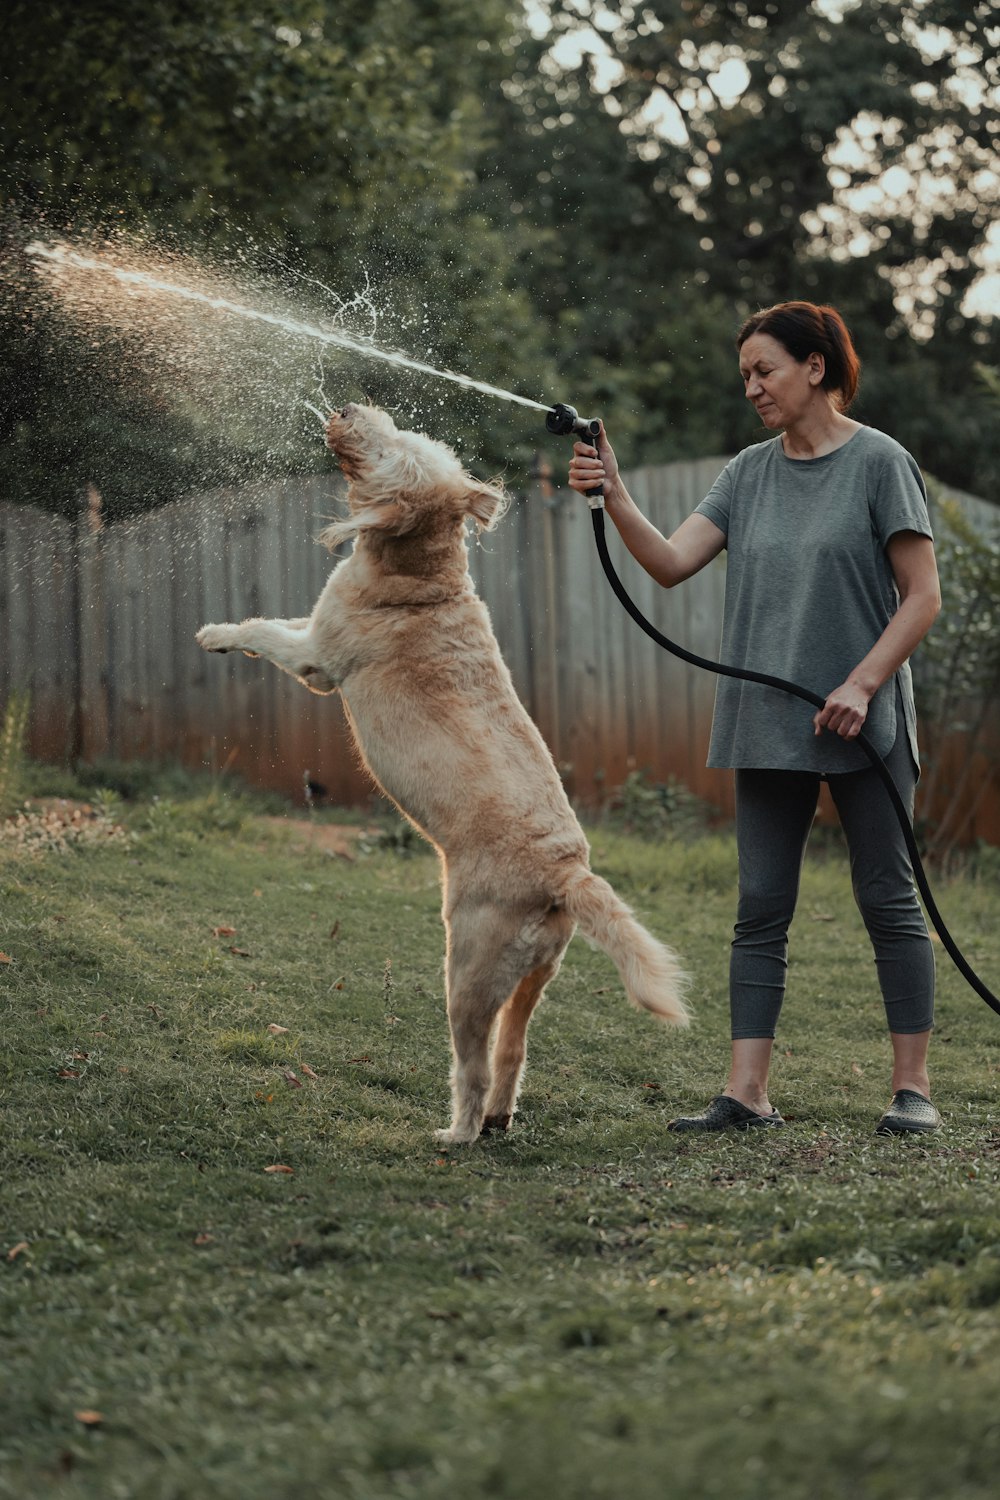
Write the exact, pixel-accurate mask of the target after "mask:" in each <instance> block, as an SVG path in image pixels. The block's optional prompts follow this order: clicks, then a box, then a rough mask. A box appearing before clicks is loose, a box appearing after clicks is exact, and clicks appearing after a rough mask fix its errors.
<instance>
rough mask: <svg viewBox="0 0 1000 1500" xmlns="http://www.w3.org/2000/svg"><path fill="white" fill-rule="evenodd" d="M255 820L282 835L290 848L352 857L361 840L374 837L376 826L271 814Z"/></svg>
mask: <svg viewBox="0 0 1000 1500" xmlns="http://www.w3.org/2000/svg"><path fill="white" fill-rule="evenodd" d="M258 821H259V822H260V823H262V824H263V825H264V826H265V827H266V828H269V829H273V830H274V831H275V832H276V833H280V834H283V835H284V836H285V837H286V838H287V840H288V843H289V845H290V847H291V848H292V849H318V850H319V851H320V852H321V853H323V854H333V855H336V856H337V858H338V859H347V860H352V859H355V858H356V857H357V853H358V845H359V843H361V841H362V840H363V839H374V838H377V837H378V829H377V828H374V827H371V828H367V827H362V826H359V825H357V824H355V825H351V824H349V823H319V822H308V823H307V822H304V821H303V822H299V821H298V820H295V819H291V818H280V817H276V816H274V815H271V816H267V817H262V818H260V819H259V820H258Z"/></svg>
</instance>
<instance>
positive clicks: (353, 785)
mask: <svg viewBox="0 0 1000 1500" xmlns="http://www.w3.org/2000/svg"><path fill="white" fill-rule="evenodd" d="M724 462H725V460H724V459H722V458H707V459H703V460H700V461H697V462H688V463H677V464H668V465H663V466H660V467H656V468H645V469H639V470H635V471H632V472H631V473H630V474H629V475H628V476H627V477H628V483H629V486H630V488H631V490H632V492H633V493H634V495H635V497H636V499H637V500H638V502H639V504H640V505H641V506H642V508H643V509H644V510H645V511H646V512H647V514H649V515H650V516H651V518H652V519H653V520H654V521H655V522H656V524H657V525H658V526H660V528H661V529H662V530H664V531H666V532H669V531H671V530H673V528H674V527H675V526H677V525H678V524H679V523H680V521H681V520H682V519H683V518H684V517H685V516H686V515H688V514H689V513H690V511H691V510H692V509H693V507H694V506H695V505H696V504H697V502H698V501H699V500H700V499H701V498H702V496H703V495H704V494H705V492H706V491H707V490H708V489H709V487H710V486H711V484H712V482H713V480H714V479H715V477H716V475H717V474H718V473H719V471H720V469H721V468H722V466H723V464H724ZM961 503H962V505H963V507H964V508H965V510H966V512H967V513H968V514H970V515H974V516H975V515H977V514H978V515H980V516H981V518H986V517H990V518H991V517H993V516H994V515H995V511H994V509H993V507H990V506H985V505H983V504H982V502H978V501H974V500H971V499H969V498H968V497H961ZM338 508H339V500H338V481H337V479H336V478H333V477H324V478H315V477H314V478H307V479H295V480H289V481H286V482H285V483H283V484H279V485H274V486H270V487H267V488H261V489H259V490H240V491H239V492H222V493H217V494H213V495H207V496H199V497H196V498H192V499H189V500H185V501H181V502H177V503H174V504H170V505H166V506H164V507H162V508H161V509H160V510H158V511H155V512H152V513H149V514H146V515H143V516H140V517H138V518H136V519H134V520H132V521H130V522H127V523H119V524H116V525H113V526H101V525H100V519H99V512H98V511H97V510H96V509H95V507H94V506H93V504H92V505H91V506H90V508H89V509H88V510H86V511H84V512H82V513H81V517H80V519H79V521H78V523H77V524H76V526H74V525H72V524H71V523H69V522H67V521H65V520H62V519H61V518H59V517H54V516H50V515H48V514H46V513H43V512H41V511H37V510H33V509H30V508H27V507H16V506H0V641H2V642H3V650H2V654H0V702H2V701H5V700H6V698H7V697H8V695H9V694H10V693H11V692H12V691H14V690H19V689H23V690H27V691H29V692H30V696H31V710H32V713H31V726H30V733H29V741H28V746H29V750H30V752H31V753H32V754H33V755H35V756H37V757H39V758H41V759H49V760H56V761H61V760H74V759H80V760H83V761H85V762H88V761H93V760H95V759H98V758H100V757H105V756H110V757H113V758H115V759H124V760H128V759H145V758H155V759H158V760H177V761H180V762H182V763H183V764H185V765H188V766H193V767H198V766H210V767H213V768H216V769H219V768H222V767H228V766H232V767H233V769H234V770H236V771H237V772H238V773H239V774H240V775H241V776H243V777H244V778H245V779H246V780H247V781H248V782H250V783H251V784H254V785H259V786H264V787H269V788H273V789H277V790H282V791H285V792H287V793H289V794H290V795H292V796H293V797H301V796H302V791H303V782H304V778H305V776H306V773H308V774H309V776H310V778H311V779H312V780H313V781H315V782H318V783H319V784H321V785H322V786H323V787H325V788H326V791H327V793H328V795H329V796H330V798H331V799H332V800H333V801H335V802H338V803H342V804H347V805H349V804H352V803H354V804H357V803H362V804H363V803H365V802H367V801H368V799H369V797H370V795H371V789H370V784H369V782H368V779H367V777H366V775H365V774H364V772H363V771H362V770H361V769H360V767H359V765H358V764H357V757H356V754H355V751H354V749H353V747H352V745H351V743H350V738H349V734H348V731H347V727H346V722H345V718H344V714H343V710H342V708H341V705H340V700H339V697H338V696H336V695H334V696H332V697H320V696H317V695H315V694H312V693H309V692H307V691H305V690H304V689H303V688H302V687H301V686H300V685H299V684H298V683H296V682H294V681H293V680H292V679H291V678H289V677H287V676H286V675H285V674H284V673H281V672H279V671H278V670H277V669H276V668H274V667H272V666H271V665H270V664H266V663H260V662H248V661H246V660H245V659H244V658H243V657H242V656H241V655H234V656H207V655H206V654H205V653H203V652H202V651H200V650H199V648H198V647H197V645H196V644H195V641H194V634H195V631H196V630H197V629H198V627H199V626H200V625H202V624H204V623H206V622H208V621H220V620H239V619H243V618H245V617H247V616H250V615H258V614H263V615H276V616H282V617H294V616H298V615H302V614H303V613H306V612H308V610H309V609H310V608H311V607H312V604H313V602H314V601H315V599H316V597H317V595H318V594H319V592H320V589H321V588H322V586H323V582H324V581H325V579H326V577H327V575H328V572H329V570H330V567H331V566H332V559H331V558H330V556H329V554H328V553H327V552H326V550H325V549H324V548H323V547H321V546H319V545H318V544H317V543H316V540H315V538H316V535H317V533H318V532H319V530H320V528H321V526H322V524H323V522H324V521H325V520H326V519H327V518H329V517H330V516H331V515H333V514H334V513H335V512H336V511H337V510H338ZM611 547H612V552H613V555H614V557H615V559H616V564H617V566H618V567H619V569H620V572H621V574H622V577H623V579H624V581H625V584H626V587H627V588H628V589H629V591H630V593H631V594H632V595H633V597H634V598H635V599H636V601H637V603H638V604H639V607H640V608H641V609H642V610H643V612H644V613H645V614H646V615H647V616H648V617H649V618H650V619H651V620H652V621H653V622H654V624H656V625H657V626H658V628H659V629H660V630H661V631H663V632H664V633H665V634H667V635H668V636H670V637H672V638H673V639H676V640H677V641H679V642H680V643H681V644H682V645H684V646H686V647H688V648H689V649H690V650H692V651H695V652H697V653H699V654H701V655H704V656H708V657H713V656H716V655H717V653H718V643H719V634H720V623H721V618H722V602H723V593H724V587H725V559H724V557H722V558H719V559H717V560H716V561H715V562H714V563H713V564H712V565H711V566H710V567H708V568H707V569H705V570H704V571H703V572H702V573H700V574H699V575H697V576H696V577H695V578H692V579H691V580H689V582H687V583H686V584H685V585H684V587H683V588H680V589H676V590H673V591H667V590H663V589H660V588H659V587H658V586H657V585H656V584H654V583H653V581H652V579H650V578H649V577H648V576H647V575H646V574H645V573H643V571H642V570H641V569H640V568H639V567H638V566H637V565H636V564H635V563H633V561H632V559H631V558H629V557H628V556H627V554H625V553H624V550H623V549H622V548H621V546H620V544H619V543H618V541H617V538H616V537H615V536H614V535H613V532H612V538H611ZM470 562H471V568H472V572H473V576H474V578H475V580H476V586H477V588H478V589H479V592H480V594H481V595H482V597H483V599H484V600H485V602H486V603H487V605H488V607H489V609H490V612H491V614H492V617H493V621H494V625H495V628H496V632H497V636H498V638H499V640H500V644H501V648H502V650H503V653H504V656H505V658H506V660H507V662H508V664H509V666H510V669H511V674H512V676H513V679H514V684H515V687H516V689H517V691H518V693H519V694H520V696H521V699H522V701H523V702H524V703H525V705H526V706H527V708H528V711H529V712H530V713H531V715H532V717H533V718H534V719H535V721H536V723H537V724H538V725H539V728H540V729H541V731H542V734H543V735H544V737H545V739H546V741H547V743H548V744H549V746H550V747H551V749H552V751H553V754H554V756H555V758H556V761H557V763H558V765H559V767H560V770H561V772H562V774H563V776H564V778H565V781H566V784H567V787H568V789H569V791H570V794H571V795H572V796H573V797H574V798H576V799H577V800H578V801H579V802H580V803H581V804H583V805H588V806H596V805H600V803H601V802H602V801H603V800H604V798H605V797H606V796H607V794H608V792H609V791H610V790H611V789H613V788H614V787H617V786H619V785H620V784H621V783H622V782H623V781H625V779H626V777H627V776H628V775H629V774H630V772H632V771H642V772H646V773H647V774H648V775H649V776H650V777H651V778H653V779H654V780H660V781H663V780H666V779H667V778H668V777H669V776H674V777H677V778H678V779H679V780H682V781H683V782H685V783H686V784H687V785H688V786H689V787H690V788H691V790H692V791H694V792H696V793H697V794H698V795H700V796H702V797H704V798H706V799H707V800H708V801H710V802H713V803H714V804H715V805H717V806H718V807H720V808H721V809H722V810H723V811H726V812H728V811H730V810H731V805H732V803H731V796H732V793H731V777H730V776H729V774H728V773H726V772H717V771H709V770H707V769H706V768H705V764H704V761H705V747H706V745H707V740H708V730H709V725H710V722H711V712H712V704H713V701H714V695H715V679H714V678H712V677H711V676H709V674H707V673H704V672H698V671H696V670H694V669H692V668H689V667H687V666H685V665H684V664H683V663H681V662H678V661H677V660H676V659H674V658H673V657H671V656H669V655H668V654H666V653H665V652H663V651H661V650H660V649H659V648H658V647H657V646H655V645H654V643H653V642H652V641H650V640H648V639H647V638H646V637H645V636H644V635H642V633H641V632H640V631H639V630H638V629H637V628H636V627H635V626H634V625H633V624H632V622H631V621H630V620H629V619H628V617H627V616H626V615H625V614H624V612H623V611H622V610H621V608H620V606H619V605H618V603H617V601H616V600H615V599H614V597H613V595H612V594H611V592H610V590H609V588H608V586H607V582H606V580H605V578H604V575H603V573H602V571H601V568H600V563H599V560H598V557H597V554H596V549H595V547H594V544H593V535H592V530H591V521H590V514H589V511H588V509H587V507H586V505H585V504H584V502H583V501H582V500H581V499H580V497H579V496H576V495H574V494H573V493H572V492H570V491H565V490H556V489H553V488H552V487H551V486H550V485H549V484H548V482H547V481H546V479H545V478H544V477H542V478H540V479H539V481H538V482H537V483H536V484H535V485H534V486H533V487H532V489H531V490H530V491H529V493H528V494H527V495H526V496H523V497H519V498H517V499H515V501H514V503H513V504H512V506H511V509H510V511H509V512H508V514H507V515H506V517H505V518H504V519H503V520H502V522H501V523H500V525H499V527H498V528H497V530H496V531H495V532H492V533H489V534H487V535H485V536H484V537H483V538H482V540H481V542H479V543H477V542H476V541H475V540H474V539H472V538H471V537H470ZM977 790H978V791H979V792H981V788H979V789H977ZM457 794H458V793H457ZM970 833H971V834H972V835H974V836H978V837H983V838H988V839H991V840H993V841H998V840H1000V799H998V797H997V795H996V789H995V787H994V788H993V790H992V791H991V792H990V793H989V794H988V795H986V796H982V795H980V800H979V805H978V808H977V810H976V815H975V819H974V822H973V823H972V825H971V828H970Z"/></svg>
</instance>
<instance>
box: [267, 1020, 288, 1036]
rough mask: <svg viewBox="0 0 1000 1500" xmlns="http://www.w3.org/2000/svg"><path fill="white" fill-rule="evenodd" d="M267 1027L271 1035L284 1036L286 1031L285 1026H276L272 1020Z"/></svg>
mask: <svg viewBox="0 0 1000 1500" xmlns="http://www.w3.org/2000/svg"><path fill="white" fill-rule="evenodd" d="M267 1029H268V1031H269V1032H270V1033H271V1035H272V1036H285V1035H286V1033H287V1031H288V1027H287V1026H278V1025H277V1024H276V1022H274V1021H272V1022H271V1024H270V1026H269V1027H268V1028H267Z"/></svg>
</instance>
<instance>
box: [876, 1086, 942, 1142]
mask: <svg viewBox="0 0 1000 1500" xmlns="http://www.w3.org/2000/svg"><path fill="white" fill-rule="evenodd" d="M940 1124H941V1116H940V1115H939V1114H938V1112H937V1110H936V1109H935V1108H934V1106H933V1104H932V1103H931V1101H930V1100H929V1099H925V1098H924V1096H923V1094H918V1093H917V1091H916V1089H897V1091H896V1093H894V1094H893V1096H892V1103H891V1104H890V1105H889V1108H888V1109H887V1110H886V1112H885V1114H884V1115H883V1116H882V1118H881V1120H879V1122H878V1124H877V1125H876V1126H875V1134H876V1135H926V1134H927V1132H928V1131H929V1130H937V1129H938V1127H939V1126H940Z"/></svg>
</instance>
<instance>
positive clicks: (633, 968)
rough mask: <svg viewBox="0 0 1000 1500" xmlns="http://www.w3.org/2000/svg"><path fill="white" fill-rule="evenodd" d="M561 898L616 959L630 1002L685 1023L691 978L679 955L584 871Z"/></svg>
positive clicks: (603, 882) (604, 883) (604, 884)
mask: <svg viewBox="0 0 1000 1500" xmlns="http://www.w3.org/2000/svg"><path fill="white" fill-rule="evenodd" d="M563 899H564V902H565V906H566V910H567V912H568V913H569V915H570V916H571V917H572V918H573V919H574V921H575V922H577V923H578V924H579V927H580V931H581V932H582V933H583V934H584V936H585V937H588V938H591V939H592V940H593V941H594V942H595V943H597V945H598V947H600V948H603V949H604V951H605V953H607V954H608V956H609V957H610V958H611V959H612V960H613V961H614V964H615V967H616V968H617V970H618V973H619V974H620V975H621V980H622V984H623V985H624V986H625V993H626V994H627V995H628V997H629V999H630V1000H631V1002H632V1004H633V1005H637V1006H640V1007H641V1008H642V1009H643V1010H649V1011H652V1012H653V1014H654V1015H656V1016H660V1017H661V1018H662V1019H663V1020H664V1021H669V1022H671V1023H672V1024H673V1025H675V1026H686V1025H687V1023H688V1021H689V1020H690V1017H689V1015H688V1012H687V1008H686V1006H685V1004H684V1001H683V998H682V996H683V993H684V990H685V988H686V985H687V979H688V976H687V975H686V974H685V973H684V971H683V970H682V968H681V965H680V962H679V960H678V958H677V955H676V953H674V952H673V951H672V949H670V948H668V947H667V946H666V945H665V944H664V943H660V942H658V941H657V939H656V938H654V937H653V936H652V934H651V933H648V932H647V931H646V929H645V927H643V926H642V925H641V923H639V922H637V921H636V919H635V916H634V915H633V913H632V912H631V910H630V909H629V908H628V907H627V906H626V905H625V902H624V901H622V900H621V899H620V898H619V897H618V896H616V895H615V893H614V891H613V890H612V889H611V887H610V886H609V885H608V882H607V881H606V880H602V879H601V877H600V876H599V875H595V874H593V872H592V871H590V870H582V871H581V872H580V873H579V874H578V875H575V876H574V877H573V878H572V879H571V880H570V882H569V884H568V885H567V887H566V889H565V892H564V896H563Z"/></svg>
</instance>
